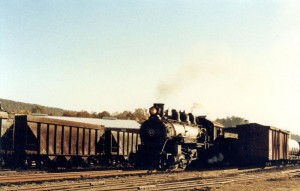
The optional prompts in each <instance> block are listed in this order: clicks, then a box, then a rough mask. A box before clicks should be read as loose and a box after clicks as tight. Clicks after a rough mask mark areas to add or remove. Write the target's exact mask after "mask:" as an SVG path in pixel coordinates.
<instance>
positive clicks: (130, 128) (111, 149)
mask: <svg viewBox="0 0 300 191" xmlns="http://www.w3.org/2000/svg"><path fill="white" fill-rule="evenodd" d="M48 118H54V119H64V120H68V121H77V122H84V123H88V124H100V125H103V126H105V133H104V134H103V135H102V137H101V140H100V142H99V144H100V145H103V146H101V147H100V151H99V152H100V153H101V155H102V156H103V157H102V158H101V159H102V161H101V163H102V164H105V165H127V164H128V162H129V158H130V156H133V155H134V153H136V151H137V147H138V145H139V144H140V143H141V141H140V135H139V129H140V124H139V123H138V122H136V121H134V120H120V119H115V118H105V119H97V118H78V117H76V118H74V117H57V116H48Z"/></svg>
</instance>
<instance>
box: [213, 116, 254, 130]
mask: <svg viewBox="0 0 300 191" xmlns="http://www.w3.org/2000/svg"><path fill="white" fill-rule="evenodd" d="M216 122H219V123H221V124H223V125H224V126H225V127H236V126H237V125H242V124H247V123H248V120H246V119H244V118H241V117H235V116H231V117H226V118H221V119H219V118H218V119H216Z"/></svg>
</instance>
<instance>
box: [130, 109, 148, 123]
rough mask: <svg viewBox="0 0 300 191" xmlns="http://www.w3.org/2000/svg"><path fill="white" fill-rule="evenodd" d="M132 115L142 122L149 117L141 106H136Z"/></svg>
mask: <svg viewBox="0 0 300 191" xmlns="http://www.w3.org/2000/svg"><path fill="white" fill-rule="evenodd" d="M133 115H134V117H135V120H136V121H137V122H140V123H141V122H143V121H145V120H146V119H147V118H149V114H148V112H147V110H146V109H142V108H138V109H136V110H135V111H134V112H133Z"/></svg>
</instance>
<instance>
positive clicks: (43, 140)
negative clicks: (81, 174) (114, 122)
mask: <svg viewBox="0 0 300 191" xmlns="http://www.w3.org/2000/svg"><path fill="white" fill-rule="evenodd" d="M103 133H104V127H103V126H101V125H92V124H86V123H80V122H70V121H64V120H59V119H49V118H45V117H35V116H27V115H16V116H15V123H14V125H13V126H11V127H10V129H9V130H7V131H6V132H5V133H4V135H3V136H2V137H3V140H2V144H3V145H5V146H6V153H9V154H10V155H11V156H12V157H6V161H5V165H6V166H10V167H11V168H23V167H26V166H31V165H33V164H36V166H38V167H41V166H42V165H44V166H47V167H48V166H52V165H80V163H82V162H84V161H87V160H89V161H92V160H96V158H97V157H99V156H98V152H99V150H100V148H99V147H101V145H100V144H99V141H100V138H101V136H102V135H103Z"/></svg>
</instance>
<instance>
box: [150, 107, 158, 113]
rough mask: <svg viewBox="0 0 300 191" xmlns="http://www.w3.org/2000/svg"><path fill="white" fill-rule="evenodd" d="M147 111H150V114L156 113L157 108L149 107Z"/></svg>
mask: <svg viewBox="0 0 300 191" xmlns="http://www.w3.org/2000/svg"><path fill="white" fill-rule="evenodd" d="M149 113H150V115H156V114H157V109H156V108H155V107H151V108H150V109H149Z"/></svg>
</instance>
